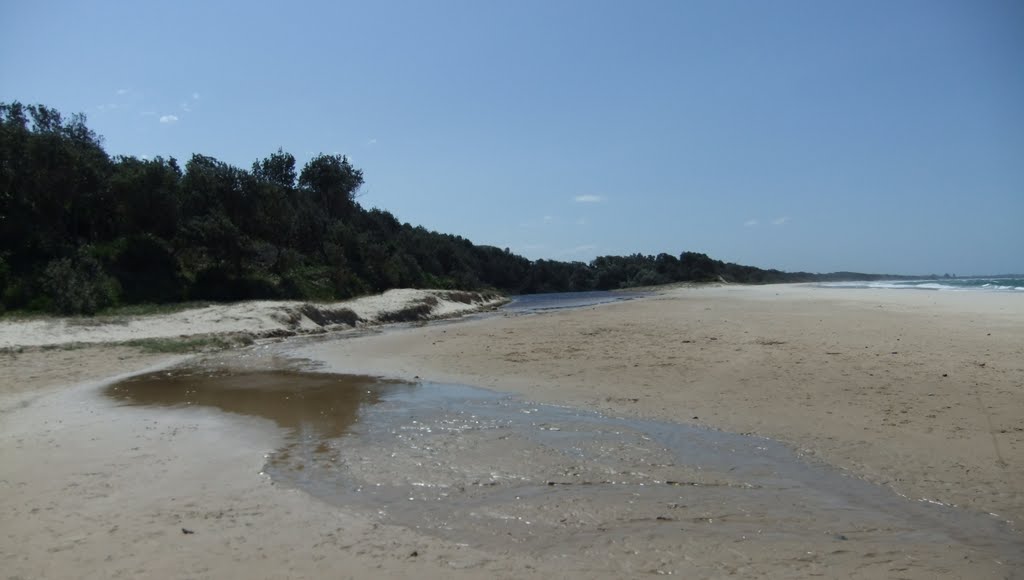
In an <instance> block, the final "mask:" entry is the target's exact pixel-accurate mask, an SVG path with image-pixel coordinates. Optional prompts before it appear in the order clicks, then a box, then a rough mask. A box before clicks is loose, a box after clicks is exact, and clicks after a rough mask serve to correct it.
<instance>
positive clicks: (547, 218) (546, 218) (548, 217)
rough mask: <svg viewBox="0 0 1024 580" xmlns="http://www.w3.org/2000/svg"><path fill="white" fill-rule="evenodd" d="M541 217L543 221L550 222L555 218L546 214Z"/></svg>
mask: <svg viewBox="0 0 1024 580" xmlns="http://www.w3.org/2000/svg"><path fill="white" fill-rule="evenodd" d="M543 219H544V222H545V223H551V222H552V221H554V219H555V218H554V217H552V216H549V215H546V216H544V218H543Z"/></svg>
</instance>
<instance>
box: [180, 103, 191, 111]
mask: <svg viewBox="0 0 1024 580" xmlns="http://www.w3.org/2000/svg"><path fill="white" fill-rule="evenodd" d="M181 110H182V111H185V112H186V113H191V112H192V105H190V104H188V103H187V102H186V103H182V104H181Z"/></svg>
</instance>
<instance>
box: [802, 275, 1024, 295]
mask: <svg viewBox="0 0 1024 580" xmlns="http://www.w3.org/2000/svg"><path fill="white" fill-rule="evenodd" d="M818 286H821V287H823V288H878V289H890V290H933V291H935V290H939V291H954V292H1024V277H1006V278H1003V277H1000V278H931V279H921V280H876V281H873V282H866V281H861V282H822V283H820V284H818Z"/></svg>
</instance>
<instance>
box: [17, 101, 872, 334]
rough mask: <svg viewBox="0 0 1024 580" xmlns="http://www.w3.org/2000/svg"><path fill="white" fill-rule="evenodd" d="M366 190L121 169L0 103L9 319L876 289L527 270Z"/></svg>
mask: <svg viewBox="0 0 1024 580" xmlns="http://www.w3.org/2000/svg"><path fill="white" fill-rule="evenodd" d="M362 183H363V174H362V172H361V171H360V170H359V169H357V168H355V167H353V166H352V165H351V164H350V163H349V161H348V159H346V158H345V157H342V156H339V155H323V154H321V155H318V156H316V157H314V158H313V159H311V160H310V161H309V162H308V163H306V165H305V166H304V167H302V169H301V170H299V169H297V167H296V161H295V157H293V156H292V155H291V154H289V153H286V152H284V151H281V150H278V151H277V152H276V153H273V154H271V155H270V156H269V157H267V158H265V159H260V160H257V161H256V162H255V163H253V164H252V167H251V168H250V169H248V170H246V169H241V168H238V167H233V166H231V165H228V164H227V163H223V162H221V161H218V160H217V159H214V158H213V157H208V156H205V155H193V156H192V158H191V159H189V160H188V161H186V162H185V164H184V166H181V165H180V164H179V162H178V161H177V160H176V159H174V158H167V159H164V158H161V157H157V158H155V159H139V158H136V157H124V156H117V157H113V158H111V157H110V156H109V155H107V153H106V152H105V151H104V149H103V147H102V140H101V139H100V137H98V136H97V135H96V134H95V133H94V132H93V131H91V130H90V129H89V128H88V127H87V126H86V124H85V117H84V116H83V115H80V114H79V115H72V116H71V117H70V118H64V117H63V116H62V115H61V114H60V113H59V112H57V111H55V110H53V109H51V108H48V107H45V106H42V105H22V104H20V103H12V104H0V292H2V294H0V310H20V311H44V312H59V313H63V314H92V313H95V312H97V311H100V310H105V309H109V308H111V307H116V306H120V307H124V305H134V304H166V303H175V302H182V301H229V300H244V299H256V298H280V299H304V300H314V301H317V300H319V301H328V300H336V299H344V298H349V297H353V296H357V295H361V294H367V293H373V292H380V291H383V290H386V289H388V288H396V287H410V288H442V289H451V290H455V289H460V290H478V289H484V288H489V289H495V290H499V291H503V292H509V293H536V292H563V291H578V290H609V289H616V288H628V287H635V286H648V285H654V284H663V283H668V282H679V281H713V280H726V281H730V282H742V283H767V282H793V281H806V280H822V279H850V278H860V279H863V278H865V277H866V276H864V275H859V274H851V273H841V274H834V275H828V276H821V275H813V274H806V273H785V272H780V271H777V270H762V269H759V268H753V267H750V266H740V265H738V264H729V263H724V262H721V261H718V260H713V259H711V258H709V257H708V256H706V255H704V254H698V253H694V252H684V253H682V254H681V255H679V256H675V255H670V254H659V255H657V256H645V255H639V254H636V255H632V256H604V257H600V258H597V259H595V260H594V261H593V262H591V263H589V264H584V263H581V262H557V261H552V260H537V261H530V260H527V259H526V258H523V257H522V256H517V255H515V254H513V253H511V252H510V251H509V250H508V249H504V250H502V249H500V248H496V247H492V246H478V245H474V244H473V243H471V242H470V241H469V240H466V239H463V238H461V237H459V236H453V235H449V234H441V233H437V232H432V231H428V230H426V229H424V228H422V227H416V226H412V225H410V224H408V223H402V222H400V221H399V220H398V219H396V218H395V217H394V216H393V215H391V214H390V213H388V212H387V211H383V210H380V209H365V208H363V207H361V206H360V204H359V203H358V202H357V192H358V191H359V187H360V186H361V185H362ZM452 296H453V297H454V296H460V295H459V294H452ZM463 298H465V297H464V296H463ZM467 299H468V298H467ZM420 306H426V305H420ZM413 308H416V306H414V307H413ZM417 316H418V313H417V312H412V311H410V312H403V313H395V317H396V318H402V319H406V320H409V319H415V318H416V317H417Z"/></svg>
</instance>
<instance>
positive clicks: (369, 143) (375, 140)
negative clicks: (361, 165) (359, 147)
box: [366, 139, 377, 145]
mask: <svg viewBox="0 0 1024 580" xmlns="http://www.w3.org/2000/svg"><path fill="white" fill-rule="evenodd" d="M366 144H367V145H376V144H377V139H370V140H369V141H367V142H366Z"/></svg>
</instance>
